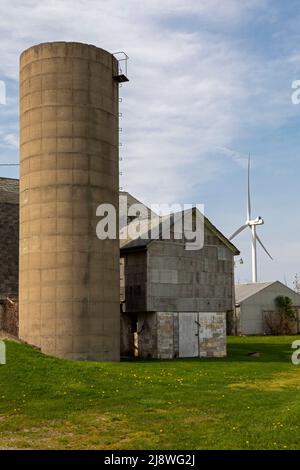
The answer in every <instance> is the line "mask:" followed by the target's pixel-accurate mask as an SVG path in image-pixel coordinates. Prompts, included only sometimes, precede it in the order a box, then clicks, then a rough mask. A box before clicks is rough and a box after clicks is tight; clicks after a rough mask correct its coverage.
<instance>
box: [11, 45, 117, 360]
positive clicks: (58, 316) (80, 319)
mask: <svg viewBox="0 0 300 470" xmlns="http://www.w3.org/2000/svg"><path fill="white" fill-rule="evenodd" d="M117 74H118V62H117V60H116V59H115V57H113V55H112V54H110V53H108V52H106V51H104V50H103V49H99V48H97V47H95V46H92V45H87V44H80V43H73V42H70V43H68V42H53V43H45V44H40V45H37V46H33V47H31V48H30V49H28V50H26V51H24V52H23V53H22V55H21V58H20V130H21V136H20V146H21V150H20V293H19V297H20V304H19V307H20V337H21V339H23V340H25V341H27V342H28V343H30V344H33V345H35V346H38V347H40V348H41V350H42V351H44V352H45V353H48V354H51V355H55V356H59V357H64V358H70V359H83V360H119V358H120V348H119V342H120V333H119V325H120V317H119V315H120V314H119V312H120V308H119V240H118V239H116V240H99V239H98V238H97V236H96V225H97V222H98V221H99V218H97V217H96V208H97V206H98V205H99V204H100V203H112V204H113V205H114V206H115V207H116V208H117V210H118V192H119V164H118V146H119V142H118V116H119V113H118V107H119V98H118V80H116V79H115V78H116V77H115V76H116V75H117ZM114 77H115V78H114Z"/></svg>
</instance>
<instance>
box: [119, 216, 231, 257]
mask: <svg viewBox="0 0 300 470" xmlns="http://www.w3.org/2000/svg"><path fill="white" fill-rule="evenodd" d="M192 211H193V213H195V211H198V212H199V210H198V209H197V208H195V207H194V208H193V209H192ZM183 212H184V211H181V212H176V213H174V214H171V215H166V216H157V214H156V217H155V218H154V219H151V222H150V224H151V226H150V229H155V230H156V231H157V232H158V233H162V230H163V227H164V226H163V222H164V221H166V220H167V219H170V217H171V223H170V226H171V227H172V226H173V225H174V220H176V216H177V217H179V216H180V217H181V216H182V214H183ZM186 212H188V211H186ZM201 216H202V217H204V225H205V227H207V228H208V230H210V231H211V232H212V233H213V234H214V235H216V236H217V237H218V238H219V240H221V241H222V243H224V245H226V246H227V247H228V248H229V249H230V251H231V252H232V253H233V255H239V254H240V252H239V250H238V249H237V248H236V247H235V245H233V244H232V243H231V242H230V241H229V240H228V239H227V238H226V237H225V235H223V234H222V233H221V232H220V231H219V230H218V229H217V228H216V227H215V226H214V225H213V224H212V223H211V222H210V220H209V219H208V218H207V217H205V216H203V215H202V214H201ZM135 226H139V227H138V228H139V230H140V236H139V238H136V239H125V238H124V233H125V231H126V230H127V229H128V228H129V227H132V228H133V229H134V228H135ZM122 235H123V238H122ZM155 240H157V238H156V239H153V238H151V236H150V230H149V221H148V220H139V219H136V220H133V221H132V222H131V223H130V224H128V226H127V227H123V229H122V230H121V231H120V247H121V250H122V251H123V252H124V251H127V250H130V251H133V250H135V249H141V248H146V247H147V246H148V245H149V244H150V243H152V242H153V241H155Z"/></svg>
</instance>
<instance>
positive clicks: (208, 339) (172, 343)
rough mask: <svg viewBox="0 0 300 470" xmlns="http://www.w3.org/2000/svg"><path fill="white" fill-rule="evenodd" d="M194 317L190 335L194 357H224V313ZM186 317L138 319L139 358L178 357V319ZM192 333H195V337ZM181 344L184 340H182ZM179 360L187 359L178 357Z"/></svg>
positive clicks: (147, 315)
mask: <svg viewBox="0 0 300 470" xmlns="http://www.w3.org/2000/svg"><path fill="white" fill-rule="evenodd" d="M193 313H195V317H196V318H197V322H196V323H195V325H194V328H193V331H192V336H193V337H192V339H195V341H196V347H197V353H196V356H197V357H207V358H210V357H224V356H226V314H225V312H206V313H203V312H201V313H196V312H193ZM184 315H190V313H187V312H185V313H178V312H174V313H171V312H156V313H145V314H140V315H139V320H138V344H139V356H140V357H142V358H154V359H173V358H175V357H179V342H180V341H181V340H182V339H181V340H180V334H181V333H180V328H179V323H180V318H181V316H184ZM194 330H197V331H198V333H197V334H196V335H195V334H194ZM183 340H186V339H185V338H183ZM181 357H189V356H184V355H181Z"/></svg>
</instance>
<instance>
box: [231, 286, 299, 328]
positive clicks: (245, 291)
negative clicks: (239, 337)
mask: <svg viewBox="0 0 300 470" xmlns="http://www.w3.org/2000/svg"><path fill="white" fill-rule="evenodd" d="M278 296H286V297H289V298H290V299H291V300H292V303H293V307H294V309H295V313H296V318H297V321H296V322H295V325H294V328H293V332H294V333H297V332H299V331H300V329H299V319H300V295H299V294H297V293H296V292H295V291H293V290H292V289H290V288H289V287H287V286H285V285H284V284H282V283H281V282H280V281H275V282H257V283H249V284H237V285H236V286H235V302H236V305H235V313H236V315H235V316H236V323H237V333H239V334H243V335H263V334H267V333H268V329H267V326H266V321H265V320H266V318H267V317H269V316H270V315H273V314H274V313H275V311H276V304H275V299H276V297H278Z"/></svg>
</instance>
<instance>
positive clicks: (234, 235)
mask: <svg viewBox="0 0 300 470" xmlns="http://www.w3.org/2000/svg"><path fill="white" fill-rule="evenodd" d="M246 227H248V225H247V224H244V225H242V226H241V227H240V228H238V229H237V230H236V231H235V232H234V233H233V234H232V235H231V237H229V240H232V239H233V238H234V237H236V236H237V235H238V234H239V233H241V232H242V231H243V230H244V229H245V228H246Z"/></svg>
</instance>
